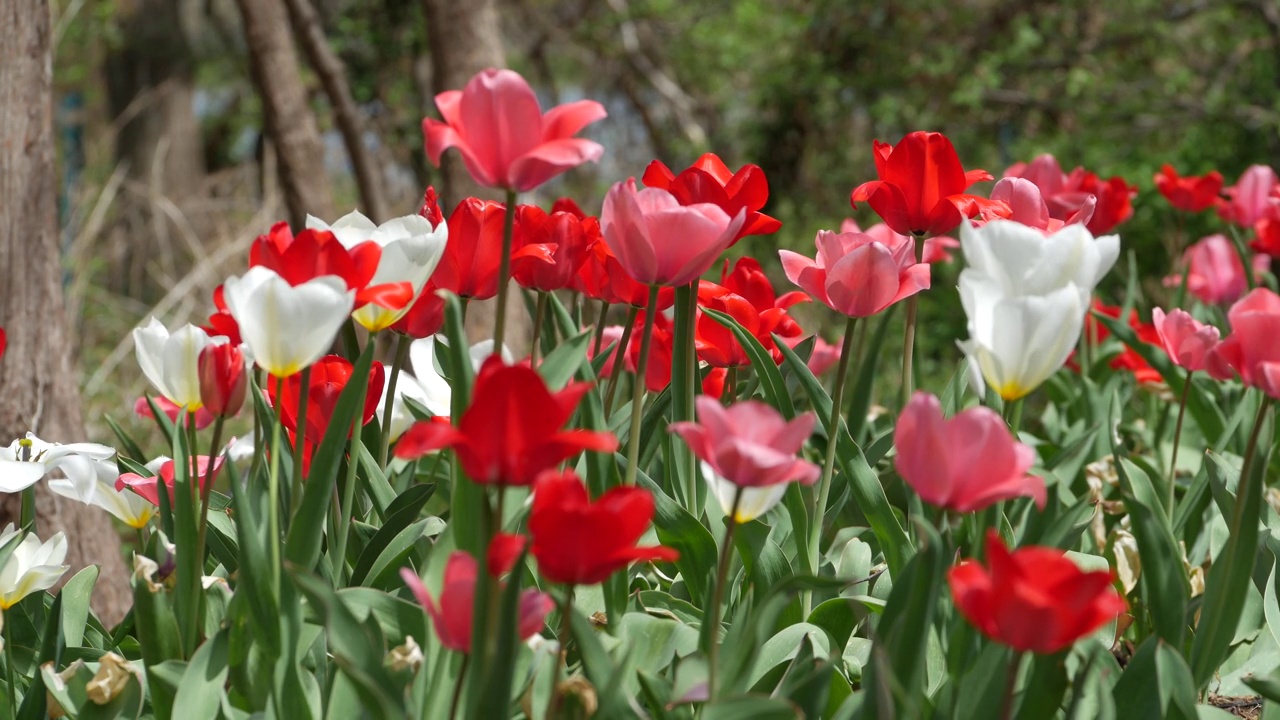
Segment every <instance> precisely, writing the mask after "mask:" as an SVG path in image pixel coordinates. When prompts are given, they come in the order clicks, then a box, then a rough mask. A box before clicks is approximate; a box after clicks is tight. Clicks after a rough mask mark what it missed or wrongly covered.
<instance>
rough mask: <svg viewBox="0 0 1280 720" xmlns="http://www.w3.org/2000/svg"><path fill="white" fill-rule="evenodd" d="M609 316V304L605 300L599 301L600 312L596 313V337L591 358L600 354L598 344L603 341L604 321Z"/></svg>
mask: <svg viewBox="0 0 1280 720" xmlns="http://www.w3.org/2000/svg"><path fill="white" fill-rule="evenodd" d="M608 314H609V302H608V301H607V300H601V301H600V312H597V313H596V335H595V347H593V348H592V350H591V354H592V356H595V355H599V354H600V343H601V342H603V341H604V321H605V318H606V317H607V316H608Z"/></svg>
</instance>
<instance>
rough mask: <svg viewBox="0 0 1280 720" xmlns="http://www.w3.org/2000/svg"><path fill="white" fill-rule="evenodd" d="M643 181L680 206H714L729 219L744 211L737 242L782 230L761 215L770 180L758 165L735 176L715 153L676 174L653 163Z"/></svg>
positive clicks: (650, 164)
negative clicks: (673, 199)
mask: <svg viewBox="0 0 1280 720" xmlns="http://www.w3.org/2000/svg"><path fill="white" fill-rule="evenodd" d="M641 181H642V182H644V184H645V186H646V187H651V188H661V189H662V190H666V191H667V192H670V193H671V194H672V195H674V196H675V198H676V199H677V200H679V201H680V204H681V205H697V204H699V203H711V204H712V205H715V206H717V207H719V208H720V209H721V210H724V212H725V214H726V215H728V216H730V217H733V216H735V215H737V214H738V212H739V211H742V210H745V211H746V217H745V219H744V221H743V223H742V229H740V230H739V231H738V235H737V237H735V238H734V242H737V241H738V240H740V239H742V238H744V237H746V236H747V235H772V234H773V233H775V232H778V230H779V228H781V227H782V223H781V222H779V221H778V220H776V219H775V218H772V217H769V216H768V215H765V214H764V213H762V212H760V208H763V207H764V206H765V203H767V202H768V201H769V181H768V180H767V179H765V176H764V170H761V169H760V166H759V165H743V166H742V167H741V168H738V172H736V173H735V172H731V171H730V170H729V168H728V166H726V165H725V164H724V161H722V160H721V159H720V158H719V157H718V156H716V155H715V154H714V153H706V154H705V155H703V156H702V157H700V158H698V159H697V160H696V161H695V162H694V163H693V164H692V165H690V166H689V167H688V168H685V169H684V170H681V171H680V174H679V175H677V174H675V173H673V172H671V168H669V167H667V166H666V165H664V164H663V163H662V162H661V161H658V160H654V161H653V162H651V163H649V167H647V168H645V171H644V176H643V177H642V178H641Z"/></svg>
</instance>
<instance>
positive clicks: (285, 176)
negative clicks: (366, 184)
mask: <svg viewBox="0 0 1280 720" xmlns="http://www.w3.org/2000/svg"><path fill="white" fill-rule="evenodd" d="M236 4H237V5H239V7H240V17H241V19H242V21H243V23H244V35H245V40H246V43H247V44H248V47H249V68H250V71H251V72H252V75H253V83H254V86H255V87H256V88H257V90H258V96H259V97H260V98H261V100H262V119H263V125H264V129H265V131H266V135H267V137H268V138H269V139H270V140H271V142H272V144H273V145H274V146H275V150H276V157H277V163H278V166H279V169H280V186H281V188H282V189H283V190H284V203H285V207H286V208H288V211H289V223H290V224H291V225H293V226H294V227H295V228H301V227H302V225H303V223H304V222H305V221H306V217H307V214H308V213H310V214H312V215H316V216H318V217H321V218H323V219H325V220H333V219H334V217H333V195H332V193H331V191H330V189H329V178H328V176H327V175H326V174H325V166H324V143H323V142H322V141H321V139H320V131H319V129H318V128H317V127H316V118H315V115H314V114H313V113H312V112H311V107H310V105H308V103H307V94H306V88H305V86H304V85H303V83H302V78H301V76H300V74H299V68H298V56H297V53H296V52H295V51H294V48H293V38H292V37H291V36H290V33H289V18H288V17H287V15H288V14H287V13H286V12H285V8H284V5H283V4H282V0H236Z"/></svg>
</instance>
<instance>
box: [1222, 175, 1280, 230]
mask: <svg viewBox="0 0 1280 720" xmlns="http://www.w3.org/2000/svg"><path fill="white" fill-rule="evenodd" d="M1277 185H1280V181H1277V179H1276V171H1275V170H1272V169H1271V168H1269V167H1267V166H1266V165H1250V166H1249V169H1247V170H1245V171H1244V173H1243V174H1242V175H1241V176H1240V179H1239V180H1238V181H1236V184H1235V185H1232V186H1231V187H1229V188H1226V189H1224V190H1223V192H1224V193H1226V195H1227V197H1228V198H1230V200H1223V201H1221V202H1220V203H1219V205H1218V215H1220V216H1221V217H1222V219H1223V220H1226V221H1227V222H1233V223H1235V224H1237V225H1240V226H1242V227H1252V226H1253V224H1254V223H1256V222H1258V220H1260V219H1262V217H1263V216H1265V215H1266V214H1267V211H1268V210H1269V209H1271V207H1272V206H1274V205H1276V204H1277V203H1278V202H1280V201H1278V200H1277V199H1276V198H1275V191H1276V189H1277Z"/></svg>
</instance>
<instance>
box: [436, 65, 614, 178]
mask: <svg viewBox="0 0 1280 720" xmlns="http://www.w3.org/2000/svg"><path fill="white" fill-rule="evenodd" d="M436 107H437V108H439V110H440V116H441V117H443V118H444V122H440V121H439V120H433V119H431V118H425V119H423V121H422V134H423V135H424V136H425V137H426V149H427V157H428V158H430V159H431V162H432V163H433V164H435V165H439V164H440V155H441V154H442V153H443V152H444V151H445V150H446V149H448V148H451V147H453V148H457V149H458V152H460V153H461V154H462V162H463V164H464V165H466V167H467V172H469V173H471V177H472V178H474V179H475V181H476V182H477V183H480V184H481V185H484V186H486V187H498V188H506V189H508V190H515V191H518V192H525V191H528V190H532V189H534V188H536V187H538V186H539V185H541V184H542V183H544V182H546V181H547V180H550V179H551V178H553V177H555V176H556V175H559V174H560V173H562V172H564V171H566V170H570V169H572V168H575V167H577V166H579V165H581V164H582V163H584V162H587V161H591V162H595V161H596V160H599V159H600V156H601V155H602V154H603V153H604V148H603V147H602V146H601V145H600V144H599V143H595V142H592V141H590V140H583V139H581V138H575V137H573V136H574V135H575V134H577V133H578V131H579V130H581V129H582V128H584V127H586V126H587V125H590V124H591V123H593V122H596V121H597V120H600V119H602V118H604V117H605V116H606V113H605V110H604V106H602V105H601V104H600V103H598V102H595V101H594V100H579V101H577V102H572V103H566V104H564V105H559V106H557V107H554V108H552V109H551V110H549V111H547V112H546V113H545V114H544V113H543V112H542V108H541V107H539V105H538V98H537V96H536V95H534V94H533V90H532V89H531V88H530V87H529V83H527V82H525V79H524V78H522V77H520V75H519V74H518V73H515V72H512V71H511V70H495V69H493V68H490V69H488V70H482V71H481V72H479V73H477V74H476V75H475V76H474V77H472V78H471V80H470V81H468V82H467V86H466V87H465V88H463V89H462V90H461V91H459V90H449V91H446V92H442V93H440V94H439V95H436Z"/></svg>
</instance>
